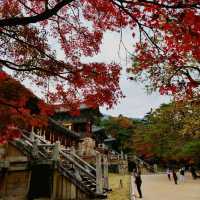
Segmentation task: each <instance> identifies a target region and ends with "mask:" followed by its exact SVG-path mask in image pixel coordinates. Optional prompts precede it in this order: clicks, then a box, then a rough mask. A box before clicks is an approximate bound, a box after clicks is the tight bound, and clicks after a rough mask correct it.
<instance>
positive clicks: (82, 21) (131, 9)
mask: <svg viewBox="0 0 200 200" xmlns="http://www.w3.org/2000/svg"><path fill="white" fill-rule="evenodd" d="M199 10H200V5H199V0H188V1H185V0H156V1H151V0H134V1H132V0H106V1H105V0H96V1H94V0H3V1H1V2H0V14H1V15H0V69H3V70H6V71H8V72H9V73H10V74H12V76H15V77H16V78H18V79H19V80H24V79H28V80H29V81H31V82H32V83H33V84H34V85H35V86H36V87H39V88H40V89H41V90H42V91H43V92H44V94H45V95H46V99H48V102H50V103H53V102H56V103H62V104H63V105H65V106H66V107H70V106H72V107H78V106H79V105H80V104H81V103H84V104H87V105H90V106H93V107H96V106H97V105H100V106H101V105H107V106H108V107H112V106H113V105H114V104H116V103H117V102H118V99H119V98H120V97H122V92H121V90H120V88H119V76H120V66H119V65H118V64H116V63H97V62H86V61H85V60H86V59H85V58H88V57H93V56H95V55H97V54H98V53H99V52H100V45H101V43H102V38H103V33H104V32H105V31H107V30H110V31H118V32H120V31H121V30H122V29H123V28H129V29H131V31H132V35H133V37H136V36H135V35H137V36H138V34H136V33H138V32H139V39H138V42H137V43H136V44H135V52H134V56H133V67H130V68H129V70H128V71H129V73H130V76H131V79H132V78H134V79H143V80H146V81H147V83H148V84H149V88H150V89H153V90H154V89H158V90H159V91H160V93H161V94H173V95H176V94H178V95H179V97H180V96H183V97H186V98H190V99H191V98H196V97H198V96H199V85H200V81H199V75H200V69H199V60H200V49H199V46H200V14H199ZM87 60H88V59H87ZM132 75H133V77H132ZM4 81H5V75H4V74H3V73H2V72H1V74H0V85H1V87H2V89H4V86H2V84H3V83H4ZM4 92H5V93H6V91H3V93H4ZM180 94H181V95H180ZM15 96H16V97H15ZM19 96H21V99H20V98H19ZM3 98H4V96H3V97H2V99H1V100H2V101H1V102H0V104H1V109H2V106H3V107H4V106H5V102H6V101H5V100H6V99H3ZM10 98H11V99H10V101H12V102H9V103H11V105H10V107H11V108H9V112H10V111H11V110H13V109H14V108H13V106H14V107H15V106H16V105H17V106H19V108H17V110H20V112H21V111H22V113H23V114H27V113H26V112H27V111H24V110H23V109H24V108H22V107H23V106H22V105H23V104H24V102H25V101H26V100H27V99H26V96H25V97H24V96H23V93H21V91H20V90H16V92H13V93H10ZM25 99H26V100H25ZM7 106H8V105H7ZM7 106H6V107H7ZM3 109H4V108H3ZM10 109H11V110H10ZM16 112H18V111H16ZM2 113H3V111H2V112H1V115H2Z"/></svg>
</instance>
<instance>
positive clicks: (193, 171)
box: [190, 166, 197, 180]
mask: <svg viewBox="0 0 200 200" xmlns="http://www.w3.org/2000/svg"><path fill="white" fill-rule="evenodd" d="M190 172H191V174H192V177H193V179H194V180H195V179H197V174H196V170H195V168H194V166H191V167H190Z"/></svg>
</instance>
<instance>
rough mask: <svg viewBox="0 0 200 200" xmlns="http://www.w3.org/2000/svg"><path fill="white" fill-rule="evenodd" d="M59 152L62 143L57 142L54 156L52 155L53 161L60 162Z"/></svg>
mask: <svg viewBox="0 0 200 200" xmlns="http://www.w3.org/2000/svg"><path fill="white" fill-rule="evenodd" d="M59 151H60V141H56V143H55V145H54V148H53V155H52V159H53V160H54V161H58V160H60V155H59Z"/></svg>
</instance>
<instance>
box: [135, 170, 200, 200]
mask: <svg viewBox="0 0 200 200" xmlns="http://www.w3.org/2000/svg"><path fill="white" fill-rule="evenodd" d="M142 181H143V184H142V192H143V196H144V197H143V198H142V200H200V180H193V179H192V178H191V176H190V174H187V176H186V180H185V182H184V183H180V184H178V185H175V184H174V182H173V181H169V180H168V179H167V176H166V175H143V176H142ZM136 194H137V193H136ZM137 199H139V198H137Z"/></svg>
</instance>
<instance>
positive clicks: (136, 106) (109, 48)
mask: <svg viewBox="0 0 200 200" xmlns="http://www.w3.org/2000/svg"><path fill="white" fill-rule="evenodd" d="M122 38H123V43H124V45H125V46H126V48H127V49H128V50H129V51H130V52H133V45H134V43H135V42H134V41H133V39H132V37H131V33H130V31H128V30H125V32H124V33H123V36H122ZM119 42H120V34H119V33H111V32H107V33H106V34H105V36H104V41H103V44H102V47H101V54H100V55H98V56H96V57H94V58H93V59H92V60H91V61H93V60H95V61H102V62H107V63H109V62H112V61H114V62H117V63H120V64H121V65H122V66H123V72H122V73H123V74H122V76H121V80H120V86H121V88H122V91H123V93H124V94H125V96H126V98H124V99H122V100H121V102H120V103H119V104H118V105H117V106H115V107H114V108H113V109H112V110H106V108H101V112H102V113H104V114H108V115H114V116H118V115H119V114H122V115H124V116H127V117H133V118H142V117H144V115H145V114H146V113H147V112H149V111H150V109H151V108H153V109H154V108H157V107H159V105H160V104H162V103H165V102H169V100H170V98H169V97H166V96H161V95H159V94H158V93H153V94H151V95H147V94H146V91H145V90H144V85H141V84H139V83H136V82H134V81H130V80H127V74H126V73H125V68H126V67H127V66H130V65H131V60H130V56H129V55H128V53H127V51H126V50H125V49H124V48H122V47H121V50H119Z"/></svg>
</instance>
